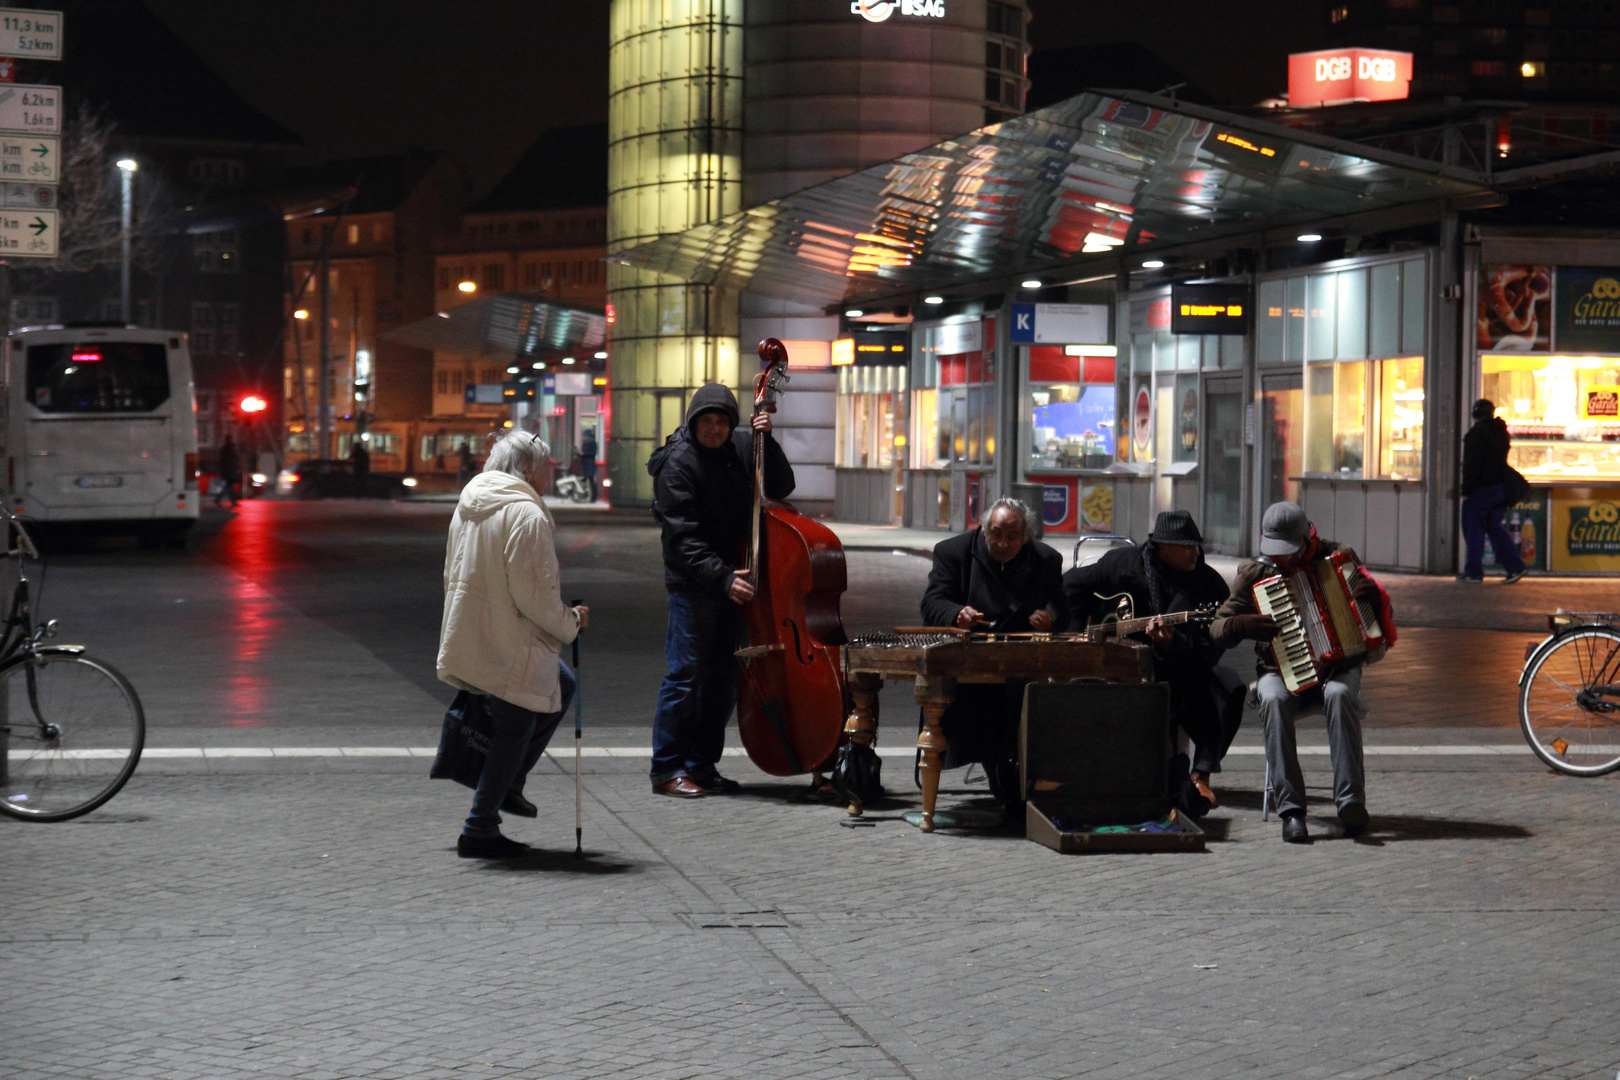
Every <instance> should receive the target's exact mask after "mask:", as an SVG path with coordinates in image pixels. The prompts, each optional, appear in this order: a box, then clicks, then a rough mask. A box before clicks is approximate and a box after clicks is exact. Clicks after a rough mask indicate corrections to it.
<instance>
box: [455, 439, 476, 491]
mask: <svg viewBox="0 0 1620 1080" xmlns="http://www.w3.org/2000/svg"><path fill="white" fill-rule="evenodd" d="M456 457H457V458H458V459H459V460H460V462H461V464H460V466H459V467H458V468H457V470H456V487H458V488H464V487H466V486H467V481H469V480H471V479H472V478H473V475H474V469H473V452H472V446H471V445H469V444H468V442H467V440H466V439H462V440H461V446H460V447H459V448H457V450H456Z"/></svg>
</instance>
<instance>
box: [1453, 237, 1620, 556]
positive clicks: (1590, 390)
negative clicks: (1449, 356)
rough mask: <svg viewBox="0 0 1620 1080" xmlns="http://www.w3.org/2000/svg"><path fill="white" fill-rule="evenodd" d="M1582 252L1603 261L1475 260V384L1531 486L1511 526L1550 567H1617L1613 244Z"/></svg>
mask: <svg viewBox="0 0 1620 1080" xmlns="http://www.w3.org/2000/svg"><path fill="white" fill-rule="evenodd" d="M1548 243H1556V242H1555V241H1543V242H1542V246H1546V245H1547V244H1548ZM1490 247H1496V248H1497V249H1498V250H1500V248H1501V245H1499V244H1497V245H1488V246H1487V256H1486V257H1487V258H1489V255H1490V251H1489V249H1490ZM1510 253H1511V252H1510ZM1529 253H1530V254H1533V253H1534V252H1529ZM1584 254H1587V257H1588V258H1593V260H1594V262H1595V261H1597V260H1598V259H1603V261H1604V262H1606V263H1607V265H1565V264H1562V263H1555V262H1552V261H1550V260H1549V261H1529V260H1526V261H1511V262H1510V261H1483V262H1481V264H1480V266H1479V271H1478V274H1477V277H1476V288H1475V305H1474V312H1475V320H1474V327H1473V329H1474V334H1473V335H1472V336H1471V343H1472V345H1473V349H1474V360H1475V364H1476V370H1477V372H1478V380H1477V383H1475V385H1476V386H1477V387H1478V391H1479V396H1480V397H1485V398H1489V399H1490V400H1491V401H1493V402H1494V403H1495V404H1496V414H1497V416H1499V417H1501V418H1502V419H1503V420H1504V421H1506V422H1507V426H1508V433H1509V434H1510V435H1511V436H1512V439H1513V449H1512V451H1511V454H1510V457H1509V460H1510V461H1511V462H1512V464H1513V466H1514V467H1515V468H1517V469H1518V470H1519V471H1520V472H1522V473H1523V474H1524V475H1525V478H1526V479H1528V480H1529V481H1530V483H1531V485H1532V486H1531V490H1530V494H1529V495H1528V496H1526V497H1525V499H1524V500H1522V501H1521V502H1519V503H1518V504H1517V505H1515V506H1512V507H1509V508H1508V510H1507V515H1506V517H1507V520H1506V524H1507V528H1508V532H1509V534H1510V535H1511V536H1512V537H1513V539H1514V542H1515V543H1516V544H1518V545H1519V551H1520V554H1521V556H1522V557H1523V558H1524V559H1525V561H1526V562H1527V563H1528V564H1529V565H1531V566H1532V567H1533V568H1535V569H1541V570H1551V571H1553V572H1559V571H1563V572H1576V573H1583V572H1584V573H1590V572H1604V571H1607V572H1615V571H1620V529H1617V528H1616V527H1615V524H1614V523H1615V521H1617V520H1620V509H1617V508H1620V250H1614V251H1610V252H1604V251H1602V250H1601V249H1600V250H1597V251H1592V252H1590V253H1584ZM1605 255H1607V259H1604V258H1603V257H1604V256H1605ZM1492 556H1493V558H1494V552H1493V553H1492Z"/></svg>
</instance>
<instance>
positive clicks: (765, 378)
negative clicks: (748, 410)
mask: <svg viewBox="0 0 1620 1080" xmlns="http://www.w3.org/2000/svg"><path fill="white" fill-rule="evenodd" d="M759 362H760V364H761V365H762V366H761V367H760V369H759V374H758V375H755V376H754V412H756V413H758V412H775V411H776V398H777V395H778V394H780V393H781V387H782V384H783V383H785V382H788V381H790V380H789V378H788V370H787V369H788V351H787V346H786V345H784V344H782V343H781V342H780V341H778V340H777V339H776V338H773V337H770V338H766V339H765V340H764V341H761V342H760V343H759Z"/></svg>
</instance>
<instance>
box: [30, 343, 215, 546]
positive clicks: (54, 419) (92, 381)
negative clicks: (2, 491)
mask: <svg viewBox="0 0 1620 1080" xmlns="http://www.w3.org/2000/svg"><path fill="white" fill-rule="evenodd" d="M6 360H7V362H6V365H5V380H6V382H5V397H4V401H5V409H4V412H3V414H0V445H3V447H4V454H5V461H6V474H5V479H6V487H7V491H6V499H7V505H8V506H9V507H10V508H11V509H12V510H13V511H15V512H16V513H18V514H21V515H23V516H24V517H27V518H30V519H33V520H34V521H38V522H41V523H43V524H45V526H46V527H47V528H48V529H49V530H51V531H59V532H63V533H122V534H129V533H133V534H134V535H136V536H137V537H139V538H140V540H141V542H142V543H143V544H145V545H147V546H150V547H156V546H158V545H159V544H162V543H168V544H169V545H171V546H174V547H179V546H181V545H183V544H184V543H185V537H186V533H187V531H188V530H190V528H191V527H192V525H193V524H195V523H196V521H197V509H198V506H197V504H198V501H199V500H198V492H197V406H196V397H195V393H194V388H193V386H192V375H191V353H190V350H189V349H188V348H187V345H186V337H185V335H184V334H181V333H176V332H175V331H172V330H142V329H138V328H136V327H133V326H124V325H122V324H116V325H108V324H105V323H101V324H87V325H82V326H76V325H67V326H44V327H28V328H24V329H21V330H15V331H13V332H12V333H11V334H10V335H9V348H8V349H7V350H6Z"/></svg>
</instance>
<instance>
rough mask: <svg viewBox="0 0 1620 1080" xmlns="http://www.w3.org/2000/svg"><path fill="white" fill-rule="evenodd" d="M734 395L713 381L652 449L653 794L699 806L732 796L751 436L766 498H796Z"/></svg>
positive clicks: (764, 424)
mask: <svg viewBox="0 0 1620 1080" xmlns="http://www.w3.org/2000/svg"><path fill="white" fill-rule="evenodd" d="M739 421H740V415H739V413H738V410H737V398H736V396H735V395H734V394H732V392H731V391H730V390H729V389H727V388H726V387H724V386H722V385H721V384H719V383H708V384H707V385H705V386H702V387H699V388H698V390H697V391H696V392H695V393H694V394H693V395H692V402H691V404H690V405H689V406H688V407H687V410H686V422H685V423H684V424H682V425H681V427H679V428H678V429H676V431H675V432H674V433H673V434H672V435H670V437H669V438H668V440H666V441H665V443H664V445H663V446H661V447H659V448H658V449H657V450H655V451H654V452H653V455H652V457H651V459H649V460H648V462H647V472H648V473H650V474H651V475H652V477H653V480H654V499H653V517H654V518H656V519H657V520H658V524H659V525H660V527H661V528H662V530H663V537H662V539H663V548H664V588H665V589H666V590H667V591H668V592H669V629H668V633H667V635H666V637H665V641H664V658H665V661H666V662H667V663H668V665H669V670H668V673H667V674H666V675H665V676H664V681H663V684H662V685H661V686H660V687H659V689H658V710H657V713H656V715H655V716H654V719H653V754H652V768H651V769H650V770H649V775H650V777H651V779H652V789H653V794H655V795H668V796H671V797H673V798H677V799H697V798H702V797H703V796H704V795H718V794H726V793H729V792H732V791H736V790H737V787H738V785H737V782H736V781H735V780H728V779H726V778H725V777H723V776H721V775H720V773H719V771H718V770H717V769H716V765H717V764H718V763H719V761H720V754H721V751H722V750H724V749H725V738H726V722H727V721H728V720H729V719H730V718H731V712H732V710H733V709H734V708H736V705H737V678H738V674H739V670H740V669H739V668H738V664H737V658H736V655H735V654H736V650H737V644H738V641H739V639H740V638H741V636H742V631H743V615H742V610H741V609H742V605H743V604H746V603H747V602H748V601H749V600H751V599H753V597H754V587H753V585H751V584H750V583H749V582H748V579H747V578H745V577H743V576H742V574H741V573H740V572H739V571H738V569H737V558H738V556H739V555H740V554H741V553H742V550H743V545H744V544H745V543H746V542H747V540H748V538H749V535H750V533H751V531H752V524H753V523H752V514H753V506H754V477H753V465H752V462H753V460H754V456H753V455H754V440H755V439H764V440H765V494H766V496H767V497H768V498H772V499H785V498H787V497H788V496H789V495H791V494H792V493H793V487H794V477H793V466H792V465H790V464H788V459H787V455H786V454H784V453H783V452H782V448H781V447H780V446H779V445H777V442H776V440H775V439H774V438H772V437H771V416H770V413H768V412H761V413H759V414H758V415H756V416H755V417H754V418H753V423H752V427H739Z"/></svg>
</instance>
